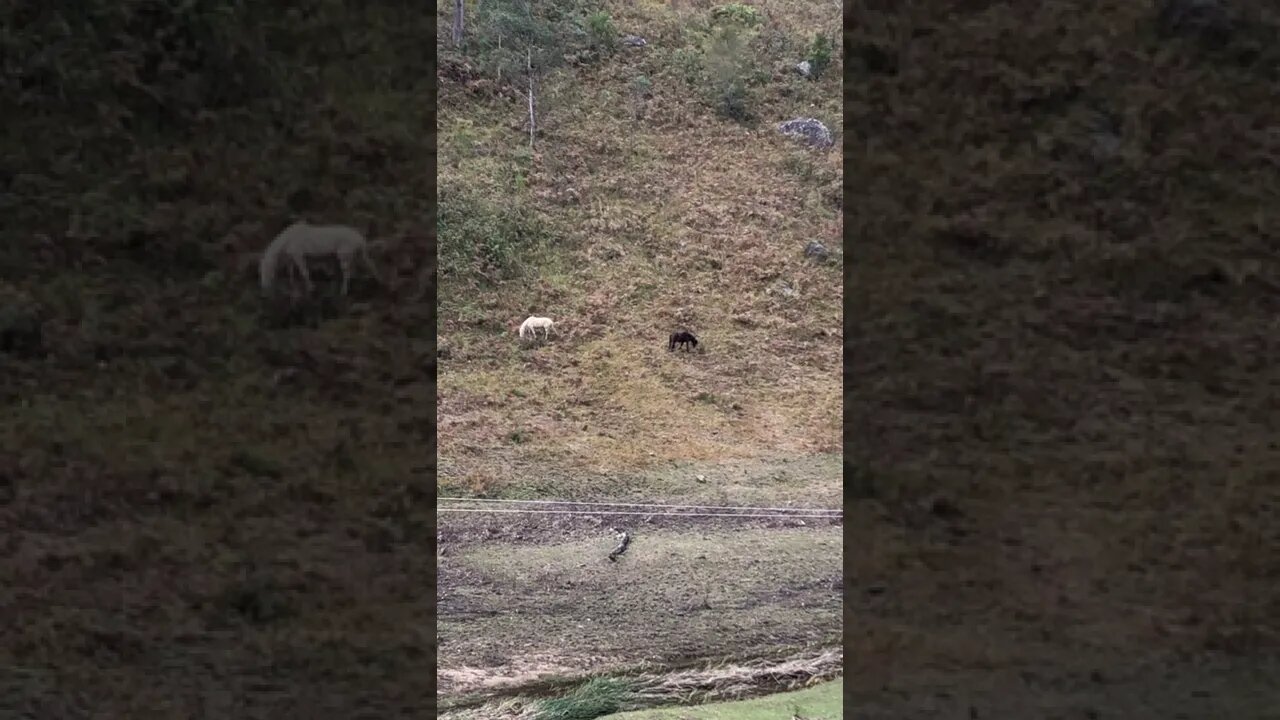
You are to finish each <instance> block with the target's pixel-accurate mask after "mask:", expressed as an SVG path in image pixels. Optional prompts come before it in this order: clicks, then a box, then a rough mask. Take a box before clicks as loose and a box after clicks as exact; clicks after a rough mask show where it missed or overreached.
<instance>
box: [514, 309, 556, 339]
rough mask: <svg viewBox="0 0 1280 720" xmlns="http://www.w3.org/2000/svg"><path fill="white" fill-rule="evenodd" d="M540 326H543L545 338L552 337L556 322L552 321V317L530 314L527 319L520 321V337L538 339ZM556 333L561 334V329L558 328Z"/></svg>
mask: <svg viewBox="0 0 1280 720" xmlns="http://www.w3.org/2000/svg"><path fill="white" fill-rule="evenodd" d="M538 328H542V337H543V338H544V339H550V337H551V331H552V330H556V324H555V323H554V322H552V321H551V318H545V317H538V316H537V315H530V316H529V318H528V319H527V320H525V321H524V322H522V323H520V339H521V340H524V339H525V338H526V337H532V338H533V339H535V340H536V339H538ZM556 334H557V335H559V334H560V331H559V330H556Z"/></svg>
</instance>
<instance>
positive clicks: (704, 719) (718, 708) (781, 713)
mask: <svg viewBox="0 0 1280 720" xmlns="http://www.w3.org/2000/svg"><path fill="white" fill-rule="evenodd" d="M843 687H844V680H843V679H837V680H830V681H828V682H824V683H821V684H818V685H815V686H813V687H810V688H805V689H804V690H795V691H793V692H785V693H777V694H776V695H766V696H764V697H761V698H755V699H753V700H738V701H735V702H719V703H708V704H706V705H697V706H694V707H669V708H656V709H652V710H637V711H633V712H624V713H618V714H615V715H606V716H605V718H606V720H787V719H788V718H792V717H800V718H803V719H804V720H836V718H843V717H844V699H843V697H842V694H841V690H842V688H843Z"/></svg>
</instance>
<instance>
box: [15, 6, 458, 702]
mask: <svg viewBox="0 0 1280 720" xmlns="http://www.w3.org/2000/svg"><path fill="white" fill-rule="evenodd" d="M434 29H435V28H434V18H433V17H432V16H431V15H430V14H429V10H428V11H424V10H423V9H422V8H411V7H409V6H407V5H406V6H398V5H395V4H387V3H381V4H368V3H342V2H330V1H322V0H315V1H308V2H300V3H287V4H284V5H281V4H274V3H244V2H232V1H229V0H222V1H219V0H197V1H196V2H188V3H160V2H152V1H150V0H124V1H122V2H115V1H112V2H98V1H96V0H94V1H90V2H57V1H55V2H42V3H5V4H4V5H3V6H2V7H0V58H2V60H0V96H2V97H4V98H5V107H6V110H7V112H6V114H5V126H4V130H3V131H0V158H3V160H2V161H0V209H3V215H4V223H3V227H0V403H3V404H2V405H0V607H2V608H4V611H3V612H0V667H4V668H6V672H5V673H3V674H2V675H3V677H2V678H0V716H5V717H39V718H51V717H58V718H77V717H89V716H91V715H92V716H95V717H108V716H110V717H192V716H197V715H201V716H203V715H208V716H217V717H245V718H249V717H334V716H338V717H355V716H357V713H358V712H359V711H360V710H361V709H363V710H365V711H368V710H369V709H371V708H372V709H374V710H378V709H381V710H382V711H384V713H383V714H384V715H385V714H391V713H395V712H400V711H404V710H406V709H408V710H413V709H415V708H416V709H417V710H418V711H420V712H426V708H427V707H428V706H429V704H430V701H431V699H430V694H429V693H428V691H427V689H426V688H427V687H428V685H429V680H428V679H426V678H424V677H423V673H422V672H421V666H422V664H423V663H424V662H425V658H426V657H427V653H428V652H429V650H430V644H431V641H432V637H433V633H434V628H433V627H432V624H431V622H430V620H429V618H430V612H429V609H430V607H431V602H432V598H431V597H430V592H429V591H424V588H429V587H430V584H431V578H432V574H433V572H434V560H433V559H432V555H433V553H432V552H431V549H430V548H431V543H432V537H433V534H434V529H433V527H432V525H431V513H432V509H431V508H430V507H429V506H428V505H427V503H425V502H420V501H421V500H423V499H425V498H426V497H428V496H429V491H430V488H429V485H427V484H426V483H428V482H429V471H430V463H431V462H432V458H433V447H432V444H431V437H432V430H433V427H432V425H433V411H432V408H431V395H432V393H431V391H430V386H431V384H430V378H431V375H432V367H431V361H432V359H431V356H430V354H429V352H428V349H429V345H430V333H431V329H432V325H433V323H434V307H433V305H432V304H431V298H430V296H426V297H421V296H420V291H421V290H422V289H423V287H422V286H421V285H420V284H419V282H420V281H421V280H422V279H424V278H426V276H427V275H428V274H429V273H430V272H431V266H432V264H433V262H432V261H433V254H432V252H431V250H430V248H429V247H428V246H427V244H426V242H425V239H426V237H427V231H428V229H429V228H430V227H431V224H432V223H433V222H434V217H433V198H432V191H431V188H432V184H433V178H432V176H431V174H432V172H433V170H432V166H431V160H432V145H431V137H430V132H431V129H432V127H433V126H434V117H433V116H432V110H431V108H430V107H429V103H428V102H426V101H425V100H424V98H429V97H430V94H429V91H430V81H431V75H432V73H433V72H434V60H433V58H432V56H431V53H430V50H429V48H424V47H423V44H422V42H421V38H423V37H430V36H431V34H432V33H433V32H434ZM299 217H306V218H308V219H310V220H312V221H313V222H334V223H346V224H350V225H354V226H356V227H358V228H360V229H361V230H362V231H364V232H365V233H366V234H367V235H368V236H369V237H370V238H371V239H372V240H373V241H375V243H376V245H375V248H374V252H373V254H374V261H375V262H376V263H377V264H378V266H379V269H380V271H381V272H382V274H383V275H384V279H385V280H386V285H385V286H379V285H378V284H376V283H374V282H372V281H371V280H370V279H369V278H368V277H367V276H364V275H361V276H357V279H356V282H355V283H353V286H352V291H351V295H350V297H348V298H345V299H340V298H336V297H334V295H335V293H334V284H333V283H332V282H328V281H325V282H321V283H320V287H319V289H318V291H317V294H316V296H315V297H314V298H312V299H311V300H310V301H297V302H291V301H290V300H289V299H288V298H287V297H283V296H277V297H275V298H264V297H261V296H260V292H259V288H258V284H257V275H256V270H257V268H256V265H255V262H254V261H255V259H256V257H255V256H256V253H258V252H259V251H260V250H261V249H262V247H264V246H265V245H266V243H267V242H268V241H269V240H270V239H271V237H272V236H274V235H275V234H276V233H277V232H279V231H280V230H281V229H282V228H283V227H285V226H286V225H287V224H288V223H289V222H290V221H291V220H293V219H295V218H299ZM320 265H321V263H317V264H316V266H317V269H316V276H317V278H319V277H320V276H322V275H325V271H323V270H322V269H321V268H320ZM327 274H328V276H329V277H330V278H331V277H332V276H333V272H332V270H329V271H328V273H327Z"/></svg>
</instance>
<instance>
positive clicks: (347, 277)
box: [338, 254, 352, 297]
mask: <svg viewBox="0 0 1280 720" xmlns="http://www.w3.org/2000/svg"><path fill="white" fill-rule="evenodd" d="M351 259H352V256H351V255H347V254H343V255H339V256H338V266H339V267H340V268H341V270H342V295H343V296H344V297H345V296H346V294H347V285H348V284H349V283H350V281H351Z"/></svg>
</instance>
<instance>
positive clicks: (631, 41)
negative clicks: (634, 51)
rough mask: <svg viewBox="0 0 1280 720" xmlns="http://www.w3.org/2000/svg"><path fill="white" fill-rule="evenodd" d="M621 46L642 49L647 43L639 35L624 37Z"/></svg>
mask: <svg viewBox="0 0 1280 720" xmlns="http://www.w3.org/2000/svg"><path fill="white" fill-rule="evenodd" d="M622 44H623V45H626V46H627V47H644V46H646V45H648V44H649V41H648V40H645V39H644V38H642V37H640V36H639V35H626V36H624V37H623V38H622Z"/></svg>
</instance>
